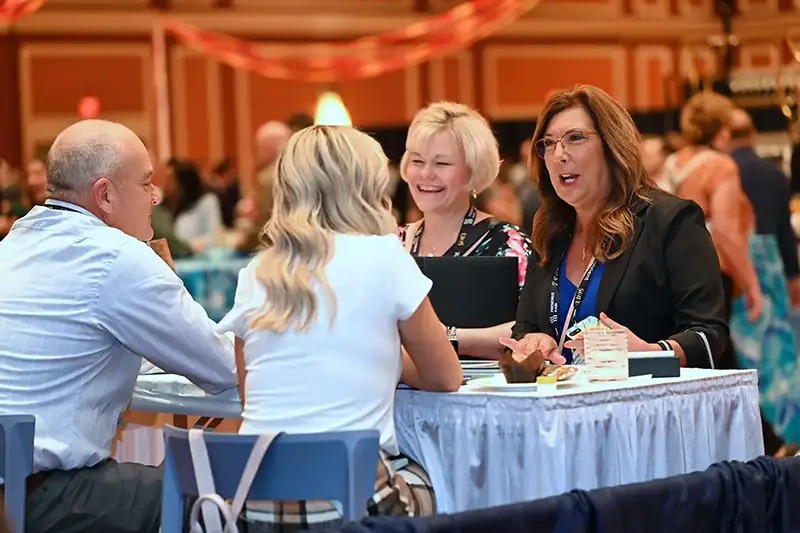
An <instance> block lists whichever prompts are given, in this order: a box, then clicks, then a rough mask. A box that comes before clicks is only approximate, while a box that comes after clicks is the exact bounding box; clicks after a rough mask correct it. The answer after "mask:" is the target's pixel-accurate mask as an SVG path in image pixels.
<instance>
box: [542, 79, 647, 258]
mask: <svg viewBox="0 0 800 533" xmlns="http://www.w3.org/2000/svg"><path fill="white" fill-rule="evenodd" d="M576 107H580V108H583V109H584V110H585V111H586V112H587V113H588V114H589V116H590V117H592V122H593V123H594V128H595V131H597V132H598V133H599V134H600V139H601V140H602V142H603V153H604V154H605V159H606V165H608V169H609V176H610V178H611V192H610V193H609V195H608V198H607V199H606V202H605V204H604V205H603V207H602V208H601V209H600V210H599V211H598V213H597V214H596V215H595V219H594V220H593V221H592V222H591V223H590V224H589V225H588V228H587V229H588V235H587V241H586V243H587V248H588V249H589V250H592V253H593V254H594V257H596V258H597V259H598V260H599V261H601V262H604V261H608V260H611V259H614V258H616V257H619V256H620V255H622V253H623V252H624V251H625V249H626V248H627V246H628V244H629V243H630V239H631V237H632V235H633V229H634V215H633V205H634V204H635V203H636V202H637V201H645V202H649V199H650V193H651V191H652V190H654V189H655V187H656V185H655V182H653V180H652V178H650V176H649V175H648V174H647V172H646V171H645V169H644V165H643V164H642V159H641V153H640V151H639V150H640V148H639V145H640V143H641V136H640V135H639V131H638V130H637V129H636V126H635V125H634V123H633V119H632V118H631V116H630V114H629V113H628V112H627V111H626V110H625V108H624V107H622V105H620V103H619V102H617V101H616V100H614V99H613V98H612V97H611V96H610V95H609V94H608V93H606V92H604V91H603V90H601V89H599V88H597V87H594V86H591V85H577V86H576V87H575V88H574V89H573V90H571V91H563V92H559V93H556V94H554V95H553V96H551V97H550V99H549V100H548V101H547V103H546V104H545V107H544V109H543V110H542V114H541V115H540V117H539V119H538V121H537V124H536V131H535V132H534V134H533V143H532V144H531V153H530V158H529V159H528V160H529V161H530V165H531V176H532V177H533V180H534V182H535V183H536V184H537V186H538V188H539V194H540V195H541V198H542V206H541V207H540V208H539V210H538V211H537V212H536V216H535V217H534V219H533V236H532V239H531V241H532V244H533V249H534V250H535V251H536V253H537V254H538V256H539V262H540V264H542V265H544V264H545V263H547V262H548V261H549V260H550V247H551V245H552V243H553V239H554V238H555V237H556V236H557V235H559V234H561V233H562V232H567V231H571V230H572V228H573V226H574V225H575V217H576V214H575V209H574V208H573V207H572V206H571V205H569V204H568V203H567V202H565V201H564V200H562V199H561V198H560V197H559V196H558V194H556V191H555V189H554V188H553V184H552V182H551V181H550V173H549V172H547V167H546V166H545V164H544V160H543V159H542V158H540V157H539V155H538V154H537V153H536V148H535V147H536V142H537V141H539V139H541V138H542V137H544V134H545V132H546V131H547V127H548V126H549V125H550V121H551V120H552V119H553V117H554V116H556V115H557V114H559V113H561V112H562V111H566V110H567V109H573V108H576Z"/></svg>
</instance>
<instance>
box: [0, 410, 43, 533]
mask: <svg viewBox="0 0 800 533" xmlns="http://www.w3.org/2000/svg"><path fill="white" fill-rule="evenodd" d="M35 428H36V418H34V416H33V415H0V433H2V435H0V458H1V459H2V460H0V477H2V478H3V482H4V493H5V494H4V500H5V501H4V502H3V503H4V504H5V512H6V518H8V520H9V521H10V522H11V527H12V529H13V531H14V532H15V533H22V532H23V531H25V497H26V496H27V492H26V489H25V484H26V479H27V477H28V476H29V475H30V473H31V471H32V470H33V436H34V430H35Z"/></svg>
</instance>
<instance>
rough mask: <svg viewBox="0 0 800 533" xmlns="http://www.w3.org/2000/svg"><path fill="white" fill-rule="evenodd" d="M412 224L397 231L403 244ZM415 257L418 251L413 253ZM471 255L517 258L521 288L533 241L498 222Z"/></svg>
mask: <svg viewBox="0 0 800 533" xmlns="http://www.w3.org/2000/svg"><path fill="white" fill-rule="evenodd" d="M409 226H410V224H407V225H405V226H401V227H399V228H398V229H397V235H398V236H399V237H400V240H401V241H402V242H405V240H406V232H407V231H408V228H409ZM411 253H412V254H413V255H417V254H416V250H413V249H412V251H411ZM469 255H477V256H484V257H486V256H488V257H516V258H517V262H518V264H519V287H520V289H522V286H523V285H524V284H525V273H526V272H527V269H528V257H530V255H531V240H530V238H529V237H528V236H527V235H526V234H525V232H523V231H522V230H521V229H520V228H519V227H518V226H515V225H514V224H509V223H508V222H502V221H498V222H497V223H496V224H494V225H493V226H492V227H491V228H490V229H489V231H488V233H487V234H486V235H485V236H483V237H482V238H481V240H480V241H479V242H478V243H477V244H476V245H475V246H474V247H473V251H472V252H471V253H470V254H469Z"/></svg>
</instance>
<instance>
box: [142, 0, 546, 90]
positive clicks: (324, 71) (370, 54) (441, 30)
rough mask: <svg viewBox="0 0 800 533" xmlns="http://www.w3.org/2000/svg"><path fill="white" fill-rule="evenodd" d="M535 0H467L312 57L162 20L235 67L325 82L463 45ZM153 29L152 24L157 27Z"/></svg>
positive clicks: (397, 66)
mask: <svg viewBox="0 0 800 533" xmlns="http://www.w3.org/2000/svg"><path fill="white" fill-rule="evenodd" d="M538 2H539V0H468V1H465V2H464V3H462V4H460V5H458V6H456V7H454V8H452V9H450V10H449V11H447V12H445V13H442V14H440V15H434V16H432V17H429V18H427V19H425V20H422V21H420V22H416V23H414V24H411V25H409V26H406V27H404V28H400V29H397V30H393V31H389V32H386V33H383V34H380V35H374V36H368V37H362V38H359V39H355V40H353V41H350V42H345V43H341V42H335V43H319V44H317V45H315V46H314V52H313V54H314V55H313V56H309V55H298V54H297V53H291V52H288V53H287V54H286V55H280V56H276V55H272V54H271V55H269V56H265V55H264V54H262V53H261V52H260V51H259V50H258V46H257V45H255V44H252V43H248V42H246V41H242V40H240V39H236V38H234V37H230V36H228V35H222V34H219V33H215V32H212V31H208V30H204V29H201V28H197V27H195V26H190V25H188V24H184V23H181V22H176V21H171V20H164V21H161V22H160V24H162V25H163V28H162V30H163V31H164V32H165V33H167V34H170V35H172V36H173V37H175V38H176V39H177V40H178V41H179V42H180V43H182V44H184V45H186V46H188V47H190V48H193V49H194V50H197V51H199V52H201V53H204V54H207V55H209V56H211V57H214V58H215V59H217V60H218V61H220V62H222V63H225V64H228V65H230V66H232V67H234V68H237V69H244V70H249V71H251V72H253V73H255V74H259V75H262V76H265V77H268V78H277V79H284V80H296V81H305V82H318V83H330V82H336V81H342V80H348V79H359V78H369V77H374V76H379V75H382V74H386V73H388V72H391V71H394V70H401V69H404V68H408V67H411V66H414V65H418V64H420V63H424V62H426V61H430V60H431V59H434V58H436V57H440V56H442V55H446V54H448V53H451V52H454V51H456V50H459V49H462V48H465V47H467V46H469V45H470V44H472V43H473V42H475V41H478V40H480V39H483V38H485V37H487V36H488V35H490V34H492V33H494V32H495V31H497V30H498V29H499V28H501V27H503V26H505V25H507V24H509V23H511V22H513V21H514V20H516V19H517V18H519V17H520V16H521V15H523V14H524V13H526V12H527V11H529V10H530V9H532V8H533V7H534V6H535V5H536V4H537V3H538ZM157 30H158V28H157Z"/></svg>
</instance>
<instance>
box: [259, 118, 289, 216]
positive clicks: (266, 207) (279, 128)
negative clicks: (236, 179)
mask: <svg viewBox="0 0 800 533" xmlns="http://www.w3.org/2000/svg"><path fill="white" fill-rule="evenodd" d="M291 135H292V130H291V129H290V128H289V126H287V125H286V124H284V123H283V122H278V121H274V120H273V121H270V122H267V123H266V124H264V125H263V126H261V127H260V128H259V129H258V131H257V132H256V154H257V157H258V174H257V191H256V197H257V198H258V212H259V223H258V227H259V228H261V227H263V226H264V224H266V223H267V221H268V220H269V217H270V215H271V214H272V187H273V183H274V182H275V164H276V162H277V161H278V156H279V155H280V153H281V151H283V149H284V147H286V143H288V142H289V137H290V136H291Z"/></svg>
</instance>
